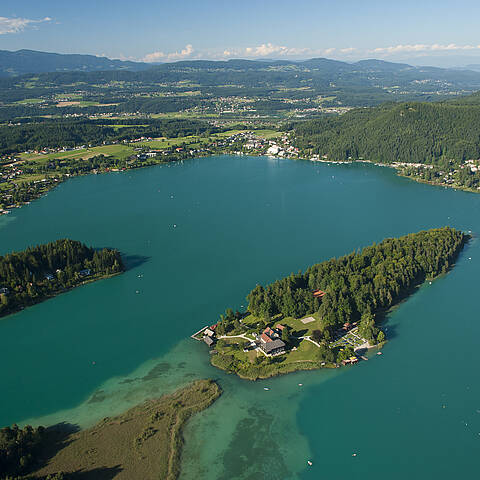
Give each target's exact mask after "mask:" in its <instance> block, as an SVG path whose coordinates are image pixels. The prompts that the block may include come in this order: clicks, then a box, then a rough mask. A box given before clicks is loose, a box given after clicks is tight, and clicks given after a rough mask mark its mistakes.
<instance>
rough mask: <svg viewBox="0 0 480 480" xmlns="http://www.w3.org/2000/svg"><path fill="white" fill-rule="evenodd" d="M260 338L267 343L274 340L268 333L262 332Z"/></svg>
mask: <svg viewBox="0 0 480 480" xmlns="http://www.w3.org/2000/svg"><path fill="white" fill-rule="evenodd" d="M260 338H261V339H262V340H263V341H264V342H265V343H268V342H273V340H272V339H271V338H270V337H269V336H268V335H267V334H266V333H262V334H261V335H260Z"/></svg>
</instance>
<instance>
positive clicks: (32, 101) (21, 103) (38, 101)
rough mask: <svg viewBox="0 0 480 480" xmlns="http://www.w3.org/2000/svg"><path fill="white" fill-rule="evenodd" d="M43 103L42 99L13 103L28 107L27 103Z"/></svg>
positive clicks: (29, 99) (26, 99)
mask: <svg viewBox="0 0 480 480" xmlns="http://www.w3.org/2000/svg"><path fill="white" fill-rule="evenodd" d="M44 101H45V99H43V98H25V99H24V100H18V101H17V102H15V103H17V104H20V105H28V104H29V103H42V102H44Z"/></svg>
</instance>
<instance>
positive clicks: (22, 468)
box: [0, 425, 65, 480]
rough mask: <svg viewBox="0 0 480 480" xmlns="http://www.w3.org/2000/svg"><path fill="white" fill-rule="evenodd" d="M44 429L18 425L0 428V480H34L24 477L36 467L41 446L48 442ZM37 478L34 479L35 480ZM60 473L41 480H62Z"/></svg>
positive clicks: (62, 476)
mask: <svg viewBox="0 0 480 480" xmlns="http://www.w3.org/2000/svg"><path fill="white" fill-rule="evenodd" d="M46 432H47V431H46V429H45V428H44V427H37V428H33V427H31V426H30V425H27V426H25V427H24V428H19V427H18V425H12V426H11V427H4V428H0V480H30V479H32V480H34V477H30V476H25V475H27V474H28V473H30V472H31V471H32V470H34V469H35V468H36V467H37V466H38V455H39V452H40V451H41V449H42V444H44V443H45V442H46V441H48V437H47V433H46ZM36 478H37V477H35V479H36ZM64 478H65V477H64V475H63V474H62V473H57V474H54V475H47V477H46V478H44V479H43V480H63V479H64Z"/></svg>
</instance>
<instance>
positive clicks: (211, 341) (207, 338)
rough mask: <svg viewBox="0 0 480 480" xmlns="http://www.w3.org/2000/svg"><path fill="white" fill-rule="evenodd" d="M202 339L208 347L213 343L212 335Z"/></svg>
mask: <svg viewBox="0 0 480 480" xmlns="http://www.w3.org/2000/svg"><path fill="white" fill-rule="evenodd" d="M203 341H204V342H205V343H206V344H207V345H208V346H209V347H211V346H212V345H213V344H214V343H215V340H214V339H213V338H212V337H208V336H205V337H203Z"/></svg>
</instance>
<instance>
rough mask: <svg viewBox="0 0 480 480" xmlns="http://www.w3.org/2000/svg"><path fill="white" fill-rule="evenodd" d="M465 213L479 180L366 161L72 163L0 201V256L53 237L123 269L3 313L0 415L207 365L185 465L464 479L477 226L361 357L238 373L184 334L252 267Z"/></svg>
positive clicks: (120, 399) (113, 400)
mask: <svg viewBox="0 0 480 480" xmlns="http://www.w3.org/2000/svg"><path fill="white" fill-rule="evenodd" d="M479 214H480V195H475V194H471V193H465V192H455V191H454V190H451V189H450V190H447V189H443V188H439V187H432V186H428V185H422V184H418V183H414V182H411V181H409V180H406V179H403V178H400V177H397V176H396V175H395V172H394V171H393V170H390V169H386V168H380V167H374V166H370V165H327V164H313V163H310V162H303V161H292V160H273V159H269V158H263V157H262V158H259V157H230V156H218V157H211V158H203V159H198V160H192V161H189V162H185V163H184V164H176V165H170V166H159V167H153V168H148V169H142V170H136V171H129V172H124V173H118V174H115V173H113V174H108V175H97V176H88V177H78V178H74V179H71V180H69V181H68V182H66V183H64V184H62V185H60V186H59V187H58V188H57V189H56V190H54V191H52V192H50V193H49V194H48V195H47V196H45V197H43V198H41V199H40V200H38V201H35V202H33V203H32V204H31V205H29V206H26V207H24V208H21V209H19V210H17V211H15V212H12V213H11V214H10V215H8V216H4V217H0V254H4V253H6V252H9V251H11V250H20V249H23V248H24V247H26V246H28V245H31V244H34V243H43V242H48V241H52V240H55V239H57V238H62V237H69V238H73V239H76V240H80V241H82V242H85V243H87V244H89V245H92V246H95V247H103V246H111V247H116V248H118V249H119V250H120V251H121V252H122V254H123V256H124V259H125V263H126V264H127V266H128V267H129V269H128V271H127V272H126V273H125V274H123V275H120V276H117V277H114V278H112V279H108V280H104V281H100V282H96V283H93V284H90V285H87V286H84V287H81V288H78V289H76V290H73V291H71V292H69V293H66V294H63V295H60V296H58V297H56V298H54V299H51V300H48V301H46V302H44V303H42V304H39V305H37V306H35V307H32V308H29V309H26V310H24V311H22V312H20V313H18V314H15V315H12V316H9V317H7V318H4V319H2V320H0V342H1V349H0V362H1V365H2V368H1V369H0V385H2V394H1V396H0V425H7V424H11V423H13V422H18V423H26V422H28V423H34V424H44V425H45V424H53V423H56V422H59V421H65V422H71V423H75V424H79V425H81V426H87V425H90V424H92V423H93V422H95V421H96V420H98V419H100V418H103V417H105V416H111V415H114V414H116V413H120V412H121V411H123V410H125V409H126V408H128V407H130V406H132V405H135V404H137V403H138V402H140V401H142V400H144V399H145V398H149V397H152V396H158V395H160V394H161V393H164V392H169V391H171V390H173V389H175V388H177V387H179V386H181V385H184V384H186V383H188V382H189V381H191V380H192V379H195V378H214V379H216V380H218V382H219V383H220V385H221V386H222V388H223V390H224V394H223V396H222V397H221V398H220V399H219V400H218V402H216V403H215V404H214V405H213V406H212V407H211V408H209V409H208V410H207V411H205V412H203V413H202V414H200V415H198V416H197V417H195V418H194V419H193V420H192V421H191V422H190V423H189V425H188V426H187V429H186V432H185V437H186V445H185V450H184V455H183V470H182V475H181V479H182V480H193V479H196V480H198V479H221V480H224V479H225V480H226V479H232V478H235V479H237V478H238V479H248V480H253V479H268V480H270V479H275V480H276V479H279V480H280V479H320V478H328V479H330V480H332V479H338V480H342V479H347V478H352V477H355V478H367V475H368V478H370V479H384V478H389V479H404V478H406V477H411V478H425V479H427V478H428V479H429V478H435V479H451V478H452V477H453V476H454V475H457V476H458V475H459V474H460V473H461V476H462V477H465V478H470V477H472V478H474V477H475V476H476V475H477V474H478V473H477V472H478V468H479V460H478V454H477V452H478V451H479V448H480V383H479V382H478V374H477V364H478V360H477V358H478V350H479V344H480V322H479V315H478V297H477V288H478V287H477V286H478V284H477V279H478V272H479V267H480V244H479V242H478V241H477V239H476V238H474V239H473V241H472V242H471V243H470V244H469V245H468V246H467V248H466V249H465V250H464V252H463V253H462V255H461V257H460V258H459V261H458V263H457V265H456V267H455V268H454V269H453V270H452V271H451V272H450V273H449V274H448V275H446V276H444V277H442V278H440V279H438V280H436V281H435V282H433V283H432V284H431V285H429V284H427V285H425V286H424V287H422V288H421V289H420V290H419V291H418V292H417V293H416V294H415V295H413V296H412V297H411V298H409V299H408V300H407V301H406V302H404V303H403V304H402V305H400V306H399V307H398V308H397V309H396V310H395V311H394V312H393V313H392V314H391V315H390V316H389V319H388V323H387V325H386V327H387V329H388V330H387V336H388V337H389V339H390V341H389V342H388V344H387V345H386V346H385V347H384V349H383V353H384V354H383V355H382V356H373V357H372V358H371V359H370V360H369V361H368V362H362V363H361V364H359V365H358V366H355V367H351V368H342V369H336V370H335V371H313V372H299V373H296V374H290V375H286V376H283V377H279V378H275V379H270V380H265V381H262V382H247V381H242V380H240V379H238V378H236V377H234V376H229V375H225V374H224V373H223V372H221V371H219V370H217V369H215V368H213V367H211V366H210V365H209V363H208V360H209V359H208V350H207V347H206V346H204V345H202V344H200V343H199V342H195V341H194V340H191V339H190V338H189V336H190V335H191V334H192V333H193V332H194V331H196V330H198V329H199V328H201V327H202V326H204V325H206V324H208V323H212V322H213V321H214V320H215V319H216V318H217V317H218V315H219V313H221V312H222V311H223V310H224V309H225V308H226V307H229V306H232V307H234V308H241V306H242V305H245V295H246V294H247V293H248V292H249V291H250V290H251V289H252V288H253V287H254V286H255V284H256V283H265V282H270V281H273V280H275V279H276V278H279V277H281V276H284V275H286V274H289V273H290V272H292V271H297V270H299V269H304V268H305V267H307V266H308V265H310V264H312V263H316V262H320V261H323V260H326V259H328V258H330V257H332V256H340V255H343V254H346V253H349V252H351V251H353V250H355V249H357V248H359V247H362V246H366V245H368V244H371V243H373V242H378V241H381V240H382V239H383V238H385V237H387V236H398V235H403V234H406V233H410V232H416V231H419V230H422V229H426V228H431V227H440V226H444V225H451V226H453V227H456V228H459V229H463V230H471V231H472V232H473V233H474V234H475V233H478V232H480V215H479ZM137 292H138V293H137ZM93 362H95V363H93ZM299 383H302V384H303V386H302V387H300V386H299V385H298V384H299ZM265 386H268V387H269V388H270V390H269V391H265V390H264V389H263V387H265ZM354 453H356V456H352V455H353V454H354ZM309 459H310V460H312V461H313V466H312V467H309V466H307V463H306V462H307V460H309Z"/></svg>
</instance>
